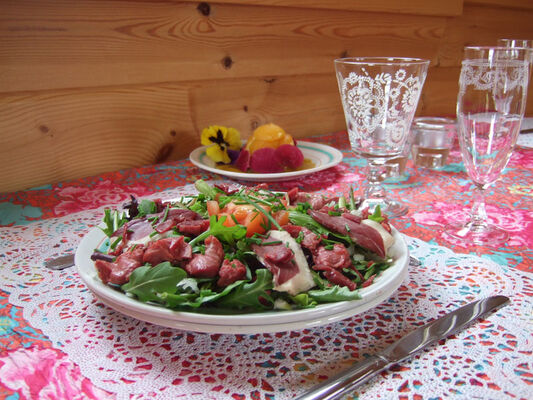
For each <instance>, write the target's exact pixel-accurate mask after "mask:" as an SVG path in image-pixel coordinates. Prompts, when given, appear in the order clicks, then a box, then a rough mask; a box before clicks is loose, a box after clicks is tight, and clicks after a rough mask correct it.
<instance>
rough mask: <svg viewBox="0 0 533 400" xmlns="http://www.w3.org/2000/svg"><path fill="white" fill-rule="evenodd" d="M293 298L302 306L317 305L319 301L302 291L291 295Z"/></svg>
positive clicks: (295, 302) (310, 306)
mask: <svg viewBox="0 0 533 400" xmlns="http://www.w3.org/2000/svg"><path fill="white" fill-rule="evenodd" d="M291 300H292V301H293V302H294V304H297V305H299V306H300V307H302V308H312V307H315V306H316V305H317V304H318V303H317V302H316V300H314V299H313V298H312V297H310V296H309V295H308V294H307V293H300V294H297V295H296V296H291Z"/></svg>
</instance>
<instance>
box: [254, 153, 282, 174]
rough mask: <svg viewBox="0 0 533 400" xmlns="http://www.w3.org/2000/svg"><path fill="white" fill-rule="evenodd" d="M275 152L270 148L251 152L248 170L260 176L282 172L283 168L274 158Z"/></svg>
mask: <svg viewBox="0 0 533 400" xmlns="http://www.w3.org/2000/svg"><path fill="white" fill-rule="evenodd" d="M275 154H276V150H274V149H273V148H271V147H263V148H261V149H258V150H256V151H254V152H253V154H252V156H251V157H250V168H251V169H252V171H254V172H259V173H261V174H265V173H266V174H268V173H275V172H283V167H282V166H281V165H280V163H279V162H278V160H277V158H276V157H275Z"/></svg>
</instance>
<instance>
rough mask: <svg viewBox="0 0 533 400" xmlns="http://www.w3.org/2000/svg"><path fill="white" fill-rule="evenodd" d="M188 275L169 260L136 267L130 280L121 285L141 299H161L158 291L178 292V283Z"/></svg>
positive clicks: (123, 288) (124, 289)
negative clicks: (151, 265)
mask: <svg viewBox="0 0 533 400" xmlns="http://www.w3.org/2000/svg"><path fill="white" fill-rule="evenodd" d="M186 276H187V273H186V272H185V271H184V270H183V269H181V268H178V267H173V266H172V265H171V264H170V263H169V262H168V261H165V262H162V263H161V264H158V265H156V266H155V267H149V266H143V267H139V268H137V269H135V270H134V271H133V272H132V274H131V276H130V281H129V282H128V283H125V284H124V285H122V286H121V288H122V290H123V291H125V292H127V293H130V294H134V295H136V296H137V298H138V299H139V300H140V301H144V302H146V301H159V297H158V296H157V293H158V292H159V293H162V292H170V293H175V292H176V285H177V284H178V282H179V281H181V280H182V279H183V278H185V277H186Z"/></svg>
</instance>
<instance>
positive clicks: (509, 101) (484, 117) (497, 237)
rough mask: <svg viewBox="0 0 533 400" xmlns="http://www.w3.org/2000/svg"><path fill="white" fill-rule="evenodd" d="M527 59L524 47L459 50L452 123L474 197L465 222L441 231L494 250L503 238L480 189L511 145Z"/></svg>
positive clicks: (502, 165) (505, 158) (526, 75)
mask: <svg viewBox="0 0 533 400" xmlns="http://www.w3.org/2000/svg"><path fill="white" fill-rule="evenodd" d="M528 57H529V51H528V50H527V49H524V48H505V47H466V48H465V52H464V58H463V62H462V66H461V74H460V77H459V94H458V97H457V125H458V137H459V144H460V147H461V154H462V158H463V163H464V165H465V169H466V172H467V174H468V176H469V177H470V179H471V180H472V182H473V183H474V185H475V188H476V194H475V198H474V199H473V207H472V211H471V216H470V221H468V223H466V224H459V223H457V224H451V225H449V226H447V227H446V231H447V233H448V234H450V235H451V236H453V237H455V238H457V239H460V240H462V241H468V242H471V243H475V244H478V245H485V246H490V247H495V246H496V247H497V246H499V245H500V244H502V243H503V242H505V241H506V240H507V238H508V233H507V232H506V231H504V230H503V229H500V228H499V227H497V226H495V225H493V224H491V223H489V221H488V219H487V213H486V210H485V190H486V189H487V188H488V187H489V186H490V185H492V184H493V183H494V182H495V181H496V180H497V179H498V178H499V177H500V175H501V173H502V171H503V169H504V168H505V166H506V165H507V162H508V161H509V158H510V157H511V154H512V151H513V148H514V146H515V144H516V139H517V137H518V133H519V131H520V123H521V121H522V117H523V116H524V110H525V104H526V95H527V86H528V78H529V71H528V67H529V65H528Z"/></svg>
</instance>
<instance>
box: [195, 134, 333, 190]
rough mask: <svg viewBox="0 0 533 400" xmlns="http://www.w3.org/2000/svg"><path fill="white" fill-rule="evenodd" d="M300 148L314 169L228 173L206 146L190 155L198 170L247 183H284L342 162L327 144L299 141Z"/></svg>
mask: <svg viewBox="0 0 533 400" xmlns="http://www.w3.org/2000/svg"><path fill="white" fill-rule="evenodd" d="M296 145H297V146H298V148H299V149H300V150H301V151H302V153H303V155H304V158H307V159H309V160H311V161H312V162H313V163H314V164H315V167H314V168H309V169H304V170H301V171H291V172H278V173H272V174H256V173H247V172H233V171H226V170H223V169H220V168H217V167H216V164H215V162H214V161H213V160H211V159H210V158H209V157H208V156H207V154H206V153H205V149H206V147H205V146H202V147H198V148H197V149H195V150H193V151H192V152H191V154H190V155H189V159H190V160H191V162H192V163H193V164H194V165H196V166H197V167H198V168H201V169H204V170H206V171H209V172H213V173H215V174H219V175H223V176H227V177H229V178H233V179H241V180H245V181H259V182H269V181H283V180H288V179H291V178H297V177H300V176H304V175H309V174H312V173H313V172H317V171H322V170H323V169H326V168H330V167H333V166H335V165H337V164H338V163H340V162H341V161H342V153H341V152H340V151H339V150H337V149H335V148H333V147H331V146H328V145H325V144H320V143H312V142H301V141H298V142H297V144H296Z"/></svg>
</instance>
